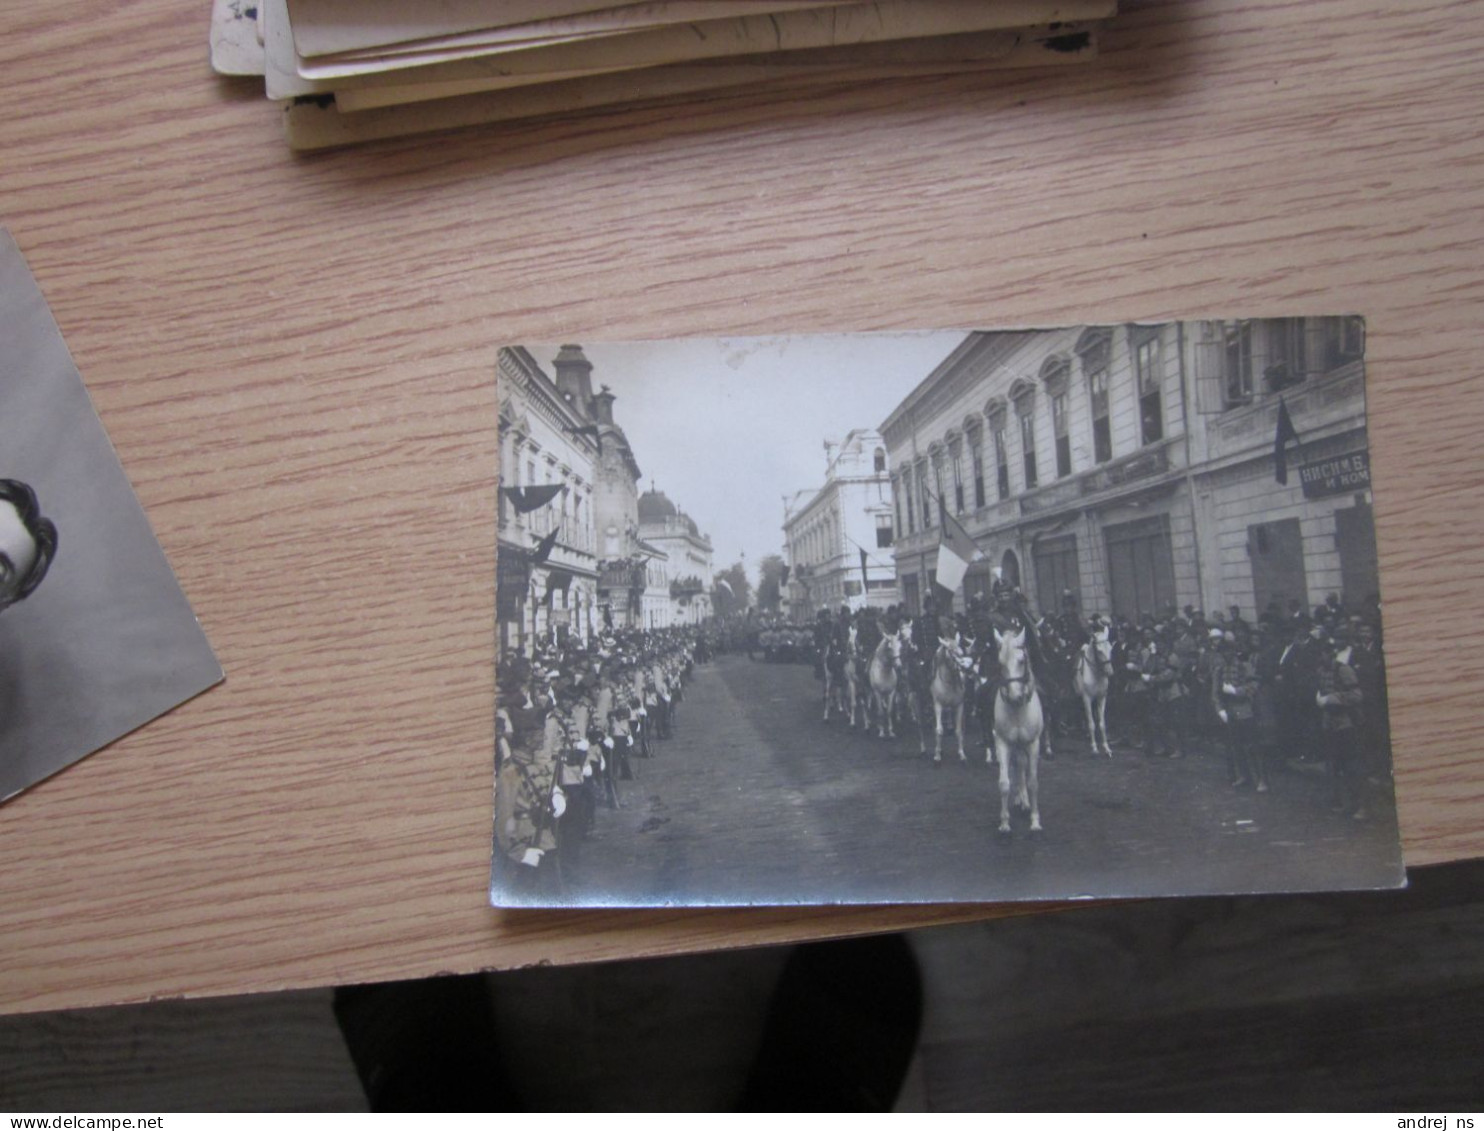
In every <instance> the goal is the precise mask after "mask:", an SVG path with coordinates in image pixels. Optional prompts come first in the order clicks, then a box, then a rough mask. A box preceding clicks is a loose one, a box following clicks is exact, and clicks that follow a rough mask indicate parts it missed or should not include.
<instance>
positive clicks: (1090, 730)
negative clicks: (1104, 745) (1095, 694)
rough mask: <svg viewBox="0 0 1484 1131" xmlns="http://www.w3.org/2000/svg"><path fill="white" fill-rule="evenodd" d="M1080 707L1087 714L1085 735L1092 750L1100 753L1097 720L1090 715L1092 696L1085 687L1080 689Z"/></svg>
mask: <svg viewBox="0 0 1484 1131" xmlns="http://www.w3.org/2000/svg"><path fill="white" fill-rule="evenodd" d="M1082 709H1083V711H1084V713H1086V715H1087V737H1088V739H1089V740H1090V741H1091V742H1092V752H1093V753H1094V754H1101V753H1102V751H1101V750H1099V749H1098V727H1097V722H1096V721H1095V720H1094V719H1093V717H1092V696H1091V695H1089V694H1088V693H1087V688H1085V687H1084V688H1083V689H1082Z"/></svg>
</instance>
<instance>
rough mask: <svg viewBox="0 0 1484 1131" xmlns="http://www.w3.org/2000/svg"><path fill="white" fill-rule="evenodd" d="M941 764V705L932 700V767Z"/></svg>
mask: <svg viewBox="0 0 1484 1131" xmlns="http://www.w3.org/2000/svg"><path fill="white" fill-rule="evenodd" d="M942 764H943V704H942V703H939V702H938V700H937V699H936V698H934V699H933V765H935V766H941V765H942Z"/></svg>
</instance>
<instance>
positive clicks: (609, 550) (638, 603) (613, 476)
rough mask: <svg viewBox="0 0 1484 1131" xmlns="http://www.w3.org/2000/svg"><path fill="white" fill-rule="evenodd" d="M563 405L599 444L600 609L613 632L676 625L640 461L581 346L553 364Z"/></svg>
mask: <svg viewBox="0 0 1484 1131" xmlns="http://www.w3.org/2000/svg"><path fill="white" fill-rule="evenodd" d="M552 366H553V368H554V369H555V371H556V386H557V390H558V392H559V393H560V395H561V397H562V399H563V401H564V402H565V403H566V404H567V405H568V406H569V407H570V408H571V409H572V411H573V412H574V413H575V414H576V415H577V416H578V417H579V418H580V420H581V423H580V425H579V430H580V431H581V433H582V434H583V435H584V436H591V437H592V439H593V442H594V444H595V446H596V454H595V456H594V460H593V478H594V487H593V508H592V509H593V525H594V528H595V531H596V535H597V554H598V568H597V584H596V590H597V609H598V614H599V618H600V624H601V625H602V626H604V627H613V628H660V627H664V626H665V625H667V624H668V623H669V619H668V618H669V606H670V582H669V574H668V569H667V562H666V558H665V553H664V551H663V550H660V549H658V548H657V547H655V546H651V545H649V544H648V543H647V542H645V541H644V539H643V537H642V536H641V535H640V533H639V476H640V471H639V463H638V461H637V460H636V459H635V458H634V450H633V448H632V446H631V445H630V444H629V438H628V436H626V435H625V434H624V430H623V429H622V428H621V427H619V425H618V424H617V423H616V422H615V420H614V416H613V402H614V401H615V400H617V399H618V398H617V397H616V396H615V394H614V393H613V391H612V390H611V389H609V388H608V386H607V385H602V386H600V387H599V389H598V391H597V392H596V393H594V392H593V385H592V372H593V365H592V362H590V361H589V360H588V359H587V356H586V355H585V354H584V353H583V350H582V347H581V346H578V345H564V346H562V347H561V349H560V350H559V351H558V353H557V356H556V360H555V361H554V362H553V363H552Z"/></svg>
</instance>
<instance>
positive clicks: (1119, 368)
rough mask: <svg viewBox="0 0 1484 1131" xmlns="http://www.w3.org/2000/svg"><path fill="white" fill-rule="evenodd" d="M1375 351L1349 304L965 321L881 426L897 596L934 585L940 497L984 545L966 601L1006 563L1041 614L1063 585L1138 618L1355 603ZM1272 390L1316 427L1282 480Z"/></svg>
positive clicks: (1361, 590)
mask: <svg viewBox="0 0 1484 1131" xmlns="http://www.w3.org/2000/svg"><path fill="white" fill-rule="evenodd" d="M1362 348H1363V327H1361V326H1360V325H1359V322H1358V320H1356V319H1347V318H1307V319H1265V320H1245V321H1233V322H1218V321H1205V322H1187V323H1164V324H1158V325H1118V326H1084V327H1074V328H1071V329H1065V330H1054V331H1014V332H1001V333H975V334H971V335H969V336H968V337H966V338H965V340H964V341H963V343H962V344H961V345H960V346H959V347H958V348H957V349H956V350H955V351H954V352H953V353H952V354H951V355H949V357H947V358H946V359H944V361H943V362H942V363H941V364H940V365H938V366H937V367H936V368H935V369H934V370H933V372H932V373H930V374H929V375H928V376H927V377H926V378H925V379H924V380H923V381H922V382H921V383H920V384H919V385H918V386H917V388H915V389H914V390H913V391H912V392H911V393H910V394H909V395H908V396H907V398H906V399H905V400H904V401H903V402H902V403H901V404H900V405H899V406H898V407H897V408H896V409H895V410H894V411H893V412H892V413H891V415H890V416H889V417H888V418H887V419H886V421H885V422H884V423H883V424H882V426H881V434H882V436H883V437H884V438H885V441H886V446H887V452H888V457H889V461H890V465H891V467H892V469H893V470H892V478H891V482H892V500H893V507H894V521H895V524H896V528H897V539H896V544H895V546H894V548H893V553H894V557H895V560H896V569H897V576H898V582H899V584H900V586H901V591H902V598H903V601H904V603H905V604H907V605H908V607H909V608H912V609H914V610H920V608H921V606H922V601H923V598H924V597H925V596H926V595H927V593H928V592H930V588H929V587H930V586H931V584H932V583H933V582H934V580H935V577H934V565H935V561H936V555H937V547H938V543H939V541H940V540H941V536H942V525H943V511H944V510H945V509H946V510H947V511H948V512H949V513H951V514H952V515H953V517H954V518H956V519H957V520H958V521H959V522H960V523H962V525H963V526H964V527H965V529H967V530H968V532H969V533H970V535H971V536H973V538H974V540H975V542H976V543H977V545H978V546H979V548H980V551H981V553H982V554H983V560H981V561H978V562H976V563H975V564H974V565H973V566H972V567H971V568H970V571H969V574H968V576H967V577H966V578H965V582H964V586H963V588H962V589H961V590H960V591H959V593H958V595H957V596H956V598H955V604H956V606H957V607H959V608H962V607H963V606H964V604H965V603H966V601H967V600H968V599H970V598H973V597H975V596H984V597H987V596H988V594H989V588H990V583H991V576H992V574H991V571H992V569H993V568H994V567H999V568H1000V569H1001V570H1003V575H1004V577H1005V579H1006V580H1007V581H1009V582H1011V583H1012V584H1017V585H1019V586H1020V587H1021V588H1022V589H1023V590H1024V591H1025V592H1026V594H1027V596H1028V597H1029V598H1030V599H1031V601H1032V603H1033V604H1034V605H1035V606H1036V607H1037V608H1038V609H1041V610H1043V611H1056V610H1058V609H1060V608H1061V607H1062V605H1063V601H1064V597H1065V595H1067V594H1070V595H1071V596H1072V597H1073V598H1074V599H1075V601H1076V604H1077V607H1078V609H1079V610H1080V611H1081V612H1082V613H1083V614H1084V615H1085V614H1088V613H1091V612H1095V611H1096V612H1102V613H1105V614H1112V615H1115V616H1124V617H1128V618H1130V619H1132V620H1137V619H1139V618H1141V617H1144V616H1152V617H1155V618H1159V617H1163V616H1167V615H1169V614H1170V613H1171V612H1172V611H1173V610H1176V609H1180V608H1183V607H1185V606H1187V605H1191V606H1195V607H1197V608H1202V609H1208V608H1209V609H1216V608H1222V609H1225V608H1227V607H1229V606H1230V605H1237V606H1239V607H1240V608H1241V609H1242V611H1243V614H1244V615H1245V616H1248V617H1252V616H1254V615H1255V614H1257V613H1260V612H1261V611H1262V610H1263V609H1265V608H1267V607H1268V605H1269V603H1271V602H1273V601H1277V602H1278V603H1279V604H1280V605H1281V606H1283V607H1284V608H1286V607H1287V604H1288V602H1289V601H1290V600H1297V601H1299V603H1301V604H1313V603H1317V601H1319V600H1322V599H1323V597H1324V595H1325V594H1326V593H1328V592H1341V593H1342V594H1343V595H1344V598H1345V600H1346V601H1347V602H1350V603H1358V602H1360V601H1361V600H1363V599H1364V598H1365V597H1366V596H1367V595H1368V594H1370V593H1372V592H1374V591H1375V588H1376V584H1375V573H1376V568H1375V549H1374V546H1375V542H1374V532H1373V527H1372V525H1371V520H1370V496H1369V472H1368V467H1369V464H1368V459H1367V457H1366V452H1365V403H1364V391H1363V376H1364V375H1363V360H1362V357H1361V353H1362ZM1280 398H1281V399H1282V400H1283V401H1284V403H1286V404H1287V406H1288V409H1289V412H1290V415H1291V416H1292V419H1293V422H1294V425H1295V428H1296V429H1297V431H1298V432H1299V435H1300V438H1301V440H1302V441H1303V443H1302V445H1294V446H1292V447H1291V449H1290V452H1289V461H1290V465H1291V467H1292V474H1291V476H1290V479H1289V483H1288V485H1287V486H1286V487H1283V486H1279V485H1278V484H1277V483H1276V482H1275V481H1274V471H1275V468H1274V443H1273V441H1274V437H1275V433H1276V427H1277V412H1278V404H1279V401H1280ZM1337 461H1338V462H1337ZM1357 469H1359V470H1357ZM1362 479H1363V480H1364V482H1363V484H1362V483H1361V480H1362ZM1316 484H1317V486H1316ZM1342 484H1343V486H1341V485H1342ZM1326 485H1328V486H1330V487H1333V488H1334V489H1333V491H1331V492H1330V493H1329V494H1326V493H1325V490H1326ZM1342 496H1343V498H1342ZM1337 500H1339V501H1337ZM1339 511H1347V512H1353V513H1351V514H1350V515H1349V517H1339V518H1337V517H1336V514H1337V512H1339ZM1342 527H1343V529H1341V528H1342ZM1340 542H1343V544H1344V546H1343V548H1341V547H1340V545H1339V543H1340Z"/></svg>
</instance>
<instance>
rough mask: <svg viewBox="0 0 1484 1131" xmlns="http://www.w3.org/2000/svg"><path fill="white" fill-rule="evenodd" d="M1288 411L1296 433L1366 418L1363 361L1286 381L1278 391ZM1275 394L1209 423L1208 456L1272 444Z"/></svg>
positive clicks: (1274, 426) (1276, 402)
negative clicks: (1288, 383)
mask: <svg viewBox="0 0 1484 1131" xmlns="http://www.w3.org/2000/svg"><path fill="white" fill-rule="evenodd" d="M1282 400H1283V403H1284V404H1286V405H1287V406H1288V415H1289V416H1290V417H1291V418H1292V419H1293V425H1294V427H1295V428H1297V429H1298V432H1299V435H1300V436H1305V435H1308V434H1312V433H1315V432H1321V431H1325V430H1327V429H1328V428H1330V427H1331V426H1332V425H1336V424H1349V423H1352V422H1354V421H1363V420H1364V419H1365V363H1364V362H1361V361H1352V362H1348V363H1346V364H1345V365H1342V366H1340V367H1339V368H1337V369H1333V370H1331V371H1330V372H1328V373H1326V374H1324V375H1323V376H1319V377H1312V378H1310V379H1309V380H1307V381H1302V382H1299V383H1297V384H1293V385H1289V386H1288V387H1287V388H1285V389H1284V390H1283V393H1282ZM1278 401H1279V397H1278V395H1277V394H1276V393H1269V394H1266V395H1264V396H1262V397H1259V398H1258V399H1257V400H1256V401H1254V403H1252V404H1248V405H1241V406H1239V407H1237V408H1231V409H1228V410H1227V411H1226V412H1223V413H1222V414H1221V415H1219V416H1217V417H1215V418H1213V419H1212V420H1211V422H1210V424H1209V425H1208V428H1209V432H1208V436H1209V440H1210V449H1211V450H1210V458H1212V459H1221V458H1223V457H1225V456H1232V455H1236V454H1238V453H1240V452H1245V451H1247V450H1249V449H1253V448H1258V447H1272V444H1273V437H1274V436H1275V435H1276V434H1277V431H1278Z"/></svg>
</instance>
